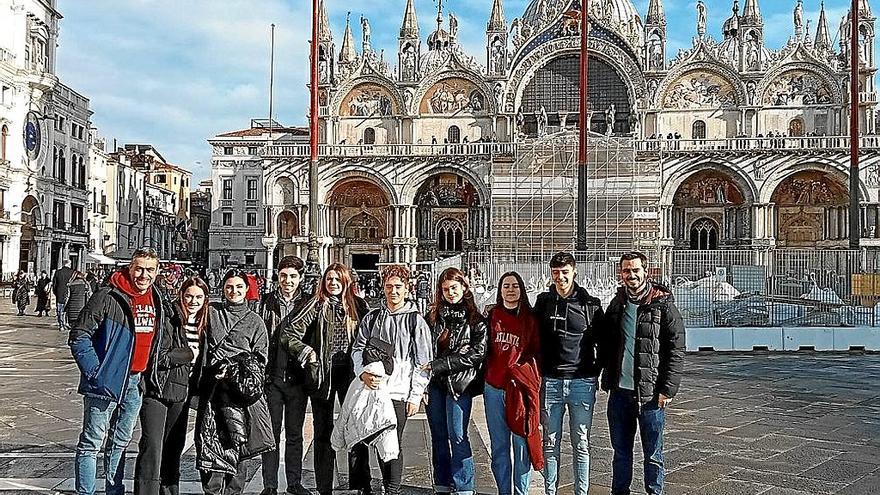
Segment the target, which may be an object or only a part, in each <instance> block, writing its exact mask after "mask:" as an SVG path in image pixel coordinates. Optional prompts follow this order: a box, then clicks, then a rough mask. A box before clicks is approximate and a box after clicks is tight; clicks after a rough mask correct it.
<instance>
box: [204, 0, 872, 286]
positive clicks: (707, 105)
mask: <svg viewBox="0 0 880 495" xmlns="http://www.w3.org/2000/svg"><path fill="white" fill-rule="evenodd" d="M450 3H451V2H446V3H445V4H446V5H447V6H449V4H450ZM402 7H403V20H402V23H401V27H400V31H399V35H398V46H397V47H396V57H394V58H395V60H391V59H392V56H390V55H387V54H389V53H391V50H384V49H382V48H380V47H376V46H373V42H372V32H371V29H372V28H371V26H370V22H369V19H367V18H365V17H361V18H359V19H347V22H346V27H345V32H344V33H343V35H342V40H341V44H340V46H339V48H338V49H337V46H336V43H335V41H334V36H333V33H331V30H330V27H329V26H330V24H329V22H328V18H327V14H326V11H323V10H322V11H321V13H320V14H321V16H320V22H319V27H320V28H319V79H320V85H319V102H320V108H319V117H320V123H319V132H320V135H319V140H320V142H321V143H322V144H321V146H320V161H319V190H318V191H317V195H318V203H319V208H320V215H319V216H320V219H321V221H320V225H318V226H317V227H318V228H317V234H318V240H319V244H320V249H321V251H322V252H321V254H322V256H321V259H322V260H323V261H325V262H328V261H340V262H343V263H347V264H351V265H353V266H354V267H356V268H359V269H367V270H369V269H374V268H375V267H376V264H377V263H381V262H407V263H412V262H415V261H424V260H434V259H437V258H442V257H445V256H448V255H452V254H458V253H467V252H500V251H502V250H506V251H517V250H528V251H530V252H534V253H543V252H547V251H550V250H555V249H572V248H573V247H574V232H575V219H574V216H573V215H574V204H575V199H576V194H577V191H576V181H575V177H576V168H575V167H574V166H565V163H569V164H570V162H571V157H572V154H573V150H574V149H575V148H576V145H577V129H576V126H577V122H578V114H579V112H580V111H581V109H580V108H579V96H578V95H579V88H578V81H579V77H578V76H579V72H578V71H579V60H580V52H579V50H580V31H579V30H580V16H581V15H582V8H581V4H580V1H579V0H567V1H559V2H556V1H549V0H533V1H532V2H531V4H530V5H529V6H528V7H527V8H526V10H525V11H524V12H523V13H522V14H521V15H520V16H519V17H516V18H514V19H512V20H511V21H510V22H508V20H507V18H506V16H505V13H504V6H503V0H494V3H493V6H492V11H491V14H490V17H489V19H488V21H487V23H486V30H485V40H486V41H485V52H484V53H482V54H469V53H466V52H465V51H464V50H463V48H462V47H461V45H460V44H459V42H458V35H459V32H458V29H459V22H458V19H457V18H456V17H455V14H454V13H452V12H444V11H443V10H442V9H441V10H439V11H438V12H437V17H436V22H435V23H433V25H432V26H431V29H430V31H429V33H428V35H427V36H426V37H423V36H422V34H423V31H422V27H421V26H419V24H418V22H417V18H416V12H415V8H414V4H413V1H412V0H407V2H406V4H405V6H403V5H402ZM452 7H454V4H453V5H452ZM860 9H861V10H860V14H859V30H858V32H857V33H853V32H851V29H850V27H849V26H850V23H849V21H848V19H847V17H848V16H847V17H845V18H843V19H841V20H839V22H840V24H839V36H838V38H839V45H837V46H835V45H834V44H832V35H831V32H832V31H831V28H830V27H829V24H830V23H831V22H832V20H831V19H828V18H827V16H826V13H825V9H824V5H823V6H822V9H821V11H820V15H819V17H818V19H805V18H804V5H803V3H802V1H801V0H797V3H795V4H793V5H792V23H791V25H792V27H793V29H792V31H793V35H792V36H791V37H790V38H789V40H788V42H787V43H786V44H785V45H784V46H782V47H769V46H766V44H765V41H764V34H765V29H766V28H767V26H765V21H764V18H763V16H762V14H761V10H760V6H759V3H758V0H745V1H744V5H742V6H740V2H739V0H733V3H732V5H731V10H730V11H729V12H728V13H727V15H725V17H726V21H725V22H724V24H723V30H722V39H714V38H713V37H711V36H710V35H709V34H708V33H707V31H706V20H707V17H708V15H710V13H709V12H708V11H707V8H706V6H705V5H704V4H703V2H701V1H700V2H698V3H697V8H696V12H695V30H694V33H693V43H692V46H691V47H690V48H688V49H687V50H680V51H679V52H678V53H675V54H668V53H667V52H666V46H667V31H666V27H667V24H666V17H665V13H664V9H663V2H662V0H650V3H649V6H648V10H647V12H645V13H644V15H642V13H640V12H638V11H637V9H636V8H635V6H634V5H633V4H632V1H631V0H594V1H591V2H589V4H588V9H587V12H586V15H588V16H589V25H590V31H589V48H588V49H589V87H588V98H589V107H588V109H586V111H587V120H588V122H589V128H590V136H591V137H590V143H591V147H592V148H593V151H594V153H593V154H592V155H591V156H592V157H593V159H594V160H598V161H601V163H599V162H596V161H594V162H592V163H590V164H588V167H590V170H591V173H590V187H589V188H588V197H589V198H590V201H591V203H590V205H591V208H592V209H591V210H590V213H589V219H590V222H589V223H590V227H591V228H590V232H591V237H590V240H589V245H590V247H591V248H603V247H604V248H611V247H612V246H615V247H616V246H618V245H624V244H632V245H636V246H638V247H640V248H642V249H648V250H654V249H656V250H658V251H666V252H669V251H671V250H676V249H682V250H724V249H772V248H778V247H784V248H814V249H826V248H827V249H835V248H844V247H846V245H847V241H846V239H847V238H848V235H849V229H850V227H851V226H850V225H848V216H847V215H848V213H847V211H848V210H847V207H848V204H849V195H850V194H858V195H859V198H860V201H861V203H862V209H861V210H862V215H861V224H860V225H859V226H857V227H854V228H858V229H859V231H860V232H861V237H862V245H863V246H872V245H877V244H880V228H878V226H880V225H878V224H880V196H878V194H880V189H878V188H880V176H878V169H877V167H878V159H880V150H878V145H880V139H878V138H877V137H875V133H876V122H877V117H878V116H877V92H876V88H875V72H876V63H875V59H874V56H875V54H874V28H875V18H874V16H873V14H872V13H871V9H870V6H869V5H868V1H867V0H862V2H861V7H860ZM377 15H378V14H377ZM712 15H716V16H717V15H722V13H712ZM834 21H835V28H837V25H836V21H837V20H834ZM813 26H815V28H813ZM773 28H774V29H778V28H780V26H773ZM835 31H837V29H835ZM355 32H359V34H360V36H358V39H359V41H356V37H355ZM853 36H856V37H858V40H859V42H858V45H859V47H860V52H859V54H858V59H859V87H858V88H850V87H849V46H850V40H851V38H852V37H853ZM385 48H388V47H385ZM853 90H855V91H858V93H859V102H860V103H859V107H858V109H857V111H858V113H859V120H860V125H861V134H862V138H861V150H862V154H861V159H860V167H859V168H860V177H859V178H860V184H861V187H860V190H858V191H850V190H849V187H848V169H849V158H848V150H849V138H848V137H847V136H848V134H849V131H848V122H849V115H850V111H851V109H850V106H849V101H850V96H849V95H850V91H853ZM264 124H265V123H257V124H253V125H252V126H251V128H250V129H245V130H240V131H234V132H229V133H224V134H220V135H218V136H215V137H213V138H211V139H210V140H209V143H210V144H211V145H212V147H213V150H214V158H213V177H212V179H213V188H214V194H213V197H214V199H213V204H212V227H211V234H212V235H211V241H210V242H211V262H210V263H211V265H213V266H216V265H218V264H220V263H230V262H231V263H239V264H252V265H255V266H266V265H271V264H272V263H273V260H275V259H277V257H278V256H282V255H285V254H298V255H301V256H304V255H305V253H306V249H307V244H308V236H307V233H308V232H309V231H310V230H312V227H311V226H310V225H308V218H309V215H308V198H309V191H308V179H307V171H308V160H309V155H308V147H307V145H306V143H305V140H306V139H307V136H306V135H305V130H303V129H297V128H285V127H280V126H277V125H275V127H274V128H273V124H272V123H270V124H269V126H268V128H267V127H266V125H264ZM597 150H598V152H596V151H597ZM251 181H253V182H251ZM621 184H629V186H627V187H623V186H621ZM634 198H637V199H634ZM612 213H613V214H612ZM603 222H604V223H603ZM624 225H625V226H626V228H623V227H622V226H624ZM612 239H616V240H617V241H618V242H617V243H612V242H611V241H610V240H612Z"/></svg>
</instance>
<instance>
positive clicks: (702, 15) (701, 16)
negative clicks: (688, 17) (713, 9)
mask: <svg viewBox="0 0 880 495" xmlns="http://www.w3.org/2000/svg"><path fill="white" fill-rule="evenodd" d="M706 17H707V13H706V4H704V3H703V0H697V35H698V36H699V37H700V38H703V37H705V36H706Z"/></svg>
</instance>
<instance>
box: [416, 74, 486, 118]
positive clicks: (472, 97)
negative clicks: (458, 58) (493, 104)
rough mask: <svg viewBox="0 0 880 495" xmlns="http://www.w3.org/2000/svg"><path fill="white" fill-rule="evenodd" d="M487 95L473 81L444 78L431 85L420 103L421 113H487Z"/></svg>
mask: <svg viewBox="0 0 880 495" xmlns="http://www.w3.org/2000/svg"><path fill="white" fill-rule="evenodd" d="M486 105H487V101H486V95H485V94H484V93H483V91H482V90H481V89H480V88H478V87H477V85H476V84H474V83H473V82H472V81H469V80H467V79H463V78H447V79H442V80H440V81H438V82H437V83H435V84H434V85H433V86H431V89H429V90H428V91H427V92H426V93H425V96H424V98H422V102H421V104H420V105H419V113H421V114H451V113H458V112H465V113H485V112H486V111H487V106H486Z"/></svg>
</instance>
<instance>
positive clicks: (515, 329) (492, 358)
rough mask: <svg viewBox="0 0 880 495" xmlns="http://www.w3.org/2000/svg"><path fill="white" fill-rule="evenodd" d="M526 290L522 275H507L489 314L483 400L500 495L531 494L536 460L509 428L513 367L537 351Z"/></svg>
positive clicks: (535, 330) (532, 319)
mask: <svg viewBox="0 0 880 495" xmlns="http://www.w3.org/2000/svg"><path fill="white" fill-rule="evenodd" d="M525 289H526V287H525V284H524V283H523V280H522V277H520V275H519V274H518V273H516V272H507V273H505V274H504V275H502V276H501V279H500V280H499V281H498V295H497V297H496V304H495V305H494V306H492V307H490V308H489V310H488V314H487V316H488V319H489V350H488V357H487V359H486V388H485V392H484V394H483V401H484V404H485V409H486V424H487V426H488V427H489V440H490V442H491V444H492V474H494V475H495V483H496V484H497V485H498V494H499V495H512V494H516V495H526V494H527V493H528V492H529V479H530V477H529V474H530V471H531V464H532V462H531V458H530V456H529V450H528V444H527V442H526V439H525V438H523V437H521V436H519V435H516V434H513V433H512V432H511V431H510V427H509V426H508V424H507V420H506V414H505V411H506V407H505V392H504V390H505V388H506V386H507V383H508V381H509V380H510V379H511V377H510V369H511V368H512V367H514V366H517V365H519V364H523V363H528V362H529V361H530V360H532V359H534V358H535V357H536V356H537V354H538V346H539V344H540V342H539V340H538V327H537V321H536V320H535V317H534V315H533V314H532V306H531V304H529V298H528V296H527V295H526V291H525ZM511 451H512V453H513V454H512V456H511ZM511 488H512V490H511Z"/></svg>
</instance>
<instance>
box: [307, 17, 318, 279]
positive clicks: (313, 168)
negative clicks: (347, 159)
mask: <svg viewBox="0 0 880 495" xmlns="http://www.w3.org/2000/svg"><path fill="white" fill-rule="evenodd" d="M319 1H320V0H312V45H311V47H309V48H310V52H311V57H310V63H311V66H310V69H311V78H310V83H309V90H310V96H311V104H310V105H309V253H308V256H307V258H306V261H307V263H308V266H309V271H310V272H311V274H312V275H313V276H315V275H319V274H318V273H317V271H318V270H319V266H320V255H319V254H318V236H319V235H320V233H321V229H320V228H319V225H318V222H319V220H318V218H319V215H318V16H319V12H320V10H319V5H318V2H319ZM316 280H317V277H316Z"/></svg>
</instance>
